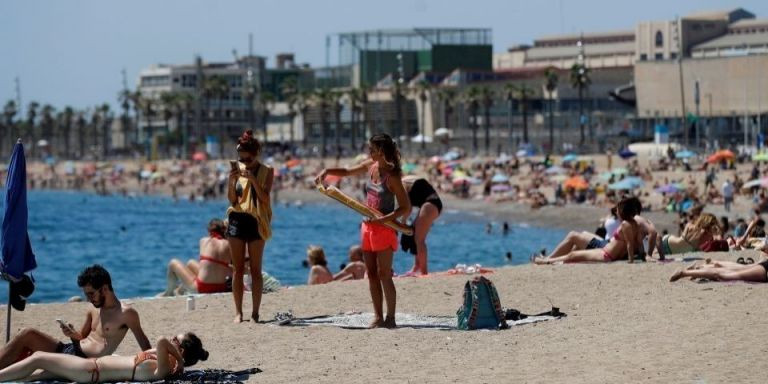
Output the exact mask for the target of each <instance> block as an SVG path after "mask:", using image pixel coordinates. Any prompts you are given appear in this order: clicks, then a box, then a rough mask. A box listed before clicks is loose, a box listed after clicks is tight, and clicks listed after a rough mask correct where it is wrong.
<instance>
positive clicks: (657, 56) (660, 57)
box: [655, 53, 664, 60]
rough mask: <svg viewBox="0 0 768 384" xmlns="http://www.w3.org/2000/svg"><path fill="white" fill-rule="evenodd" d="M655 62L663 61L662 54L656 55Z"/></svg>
mask: <svg viewBox="0 0 768 384" xmlns="http://www.w3.org/2000/svg"><path fill="white" fill-rule="evenodd" d="M655 59H656V60H664V54H663V53H657V54H656V56H655Z"/></svg>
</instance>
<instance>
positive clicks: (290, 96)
mask: <svg viewBox="0 0 768 384" xmlns="http://www.w3.org/2000/svg"><path fill="white" fill-rule="evenodd" d="M280 93H281V94H282V96H283V100H285V101H286V103H287V104H288V123H289V126H290V130H289V131H288V136H289V141H290V143H291V148H293V145H294V143H293V140H294V135H293V129H294V126H293V120H294V119H295V118H296V106H297V104H298V94H299V86H298V84H297V83H296V78H295V77H288V78H286V79H285V80H283V82H282V83H281V84H280Z"/></svg>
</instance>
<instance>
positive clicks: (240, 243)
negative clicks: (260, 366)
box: [227, 130, 275, 323]
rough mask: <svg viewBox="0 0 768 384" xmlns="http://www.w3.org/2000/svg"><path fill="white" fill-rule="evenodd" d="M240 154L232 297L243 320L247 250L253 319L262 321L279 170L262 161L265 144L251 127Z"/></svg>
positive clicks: (231, 214) (234, 183)
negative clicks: (263, 265) (265, 265)
mask: <svg viewBox="0 0 768 384" xmlns="http://www.w3.org/2000/svg"><path fill="white" fill-rule="evenodd" d="M237 143H238V144H237V156H238V159H239V161H236V162H235V161H233V162H231V164H232V171H231V172H230V173H229V182H228V189H227V198H228V199H229V203H230V207H229V208H228V209H227V218H228V220H229V227H228V228H227V239H228V240H229V247H230V251H231V253H232V266H233V267H234V272H233V274H232V297H233V299H234V301H235V320H234V321H235V323H240V322H242V321H243V273H244V272H245V260H246V255H245V253H246V250H247V251H248V260H249V261H250V262H249V265H250V271H251V282H252V283H251V299H252V300H253V309H252V310H251V319H252V320H253V321H254V322H258V321H259V307H260V306H261V291H262V288H263V286H264V278H263V277H262V275H261V258H262V256H263V255H264V245H266V241H267V240H268V239H269V238H270V237H271V236H272V229H271V227H270V223H271V221H272V206H271V201H270V196H269V191H271V190H272V181H273V179H274V177H275V173H274V171H273V170H272V167H270V166H268V165H266V164H262V163H261V162H260V161H259V154H260V153H261V144H260V143H259V141H258V140H257V139H256V138H255V137H254V136H253V132H252V131H251V130H248V131H245V133H243V135H242V136H240V138H239V139H238V140H237Z"/></svg>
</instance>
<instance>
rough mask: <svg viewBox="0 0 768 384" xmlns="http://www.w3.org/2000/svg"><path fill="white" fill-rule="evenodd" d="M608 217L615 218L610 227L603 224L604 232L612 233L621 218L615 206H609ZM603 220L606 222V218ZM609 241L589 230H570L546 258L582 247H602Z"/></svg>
mask: <svg viewBox="0 0 768 384" xmlns="http://www.w3.org/2000/svg"><path fill="white" fill-rule="evenodd" d="M608 217H615V218H616V223H615V225H614V224H613V223H612V222H611V223H610V227H609V226H608V225H606V226H605V229H606V233H608V234H612V233H615V232H616V231H617V230H618V228H619V226H620V225H621V220H619V219H618V217H617V216H616V207H613V208H611V215H610V216H608ZM605 222H606V223H608V219H607V218H606V220H605ZM610 241H611V238H610V237H606V238H604V237H603V236H599V235H597V234H594V233H591V232H587V231H581V232H576V231H571V232H569V233H568V235H566V236H565V238H564V239H563V241H561V242H560V244H558V245H557V247H555V249H554V251H552V253H551V254H550V255H549V256H547V258H553V257H559V256H565V255H567V254H569V253H571V252H573V251H580V250H584V249H602V248H603V247H605V246H606V245H607V244H608V243H609V242H610Z"/></svg>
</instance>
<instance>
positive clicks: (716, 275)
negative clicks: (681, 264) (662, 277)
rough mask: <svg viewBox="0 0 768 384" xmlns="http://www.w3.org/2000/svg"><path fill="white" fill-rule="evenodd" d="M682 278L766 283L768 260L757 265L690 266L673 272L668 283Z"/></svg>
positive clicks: (727, 263) (729, 263)
mask: <svg viewBox="0 0 768 384" xmlns="http://www.w3.org/2000/svg"><path fill="white" fill-rule="evenodd" d="M683 277H691V278H704V279H709V280H716V281H736V280H741V281H752V282H757V283H765V282H768V260H764V261H762V262H760V263H757V264H739V263H732V262H715V263H708V264H705V265H704V266H699V267H697V266H695V265H694V266H691V267H689V268H685V269H681V270H679V271H677V272H675V273H674V274H673V275H672V277H670V278H669V281H677V280H680V279H681V278H683Z"/></svg>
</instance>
